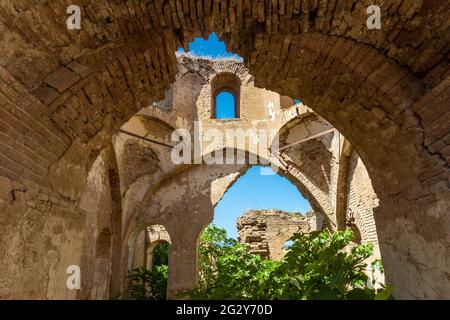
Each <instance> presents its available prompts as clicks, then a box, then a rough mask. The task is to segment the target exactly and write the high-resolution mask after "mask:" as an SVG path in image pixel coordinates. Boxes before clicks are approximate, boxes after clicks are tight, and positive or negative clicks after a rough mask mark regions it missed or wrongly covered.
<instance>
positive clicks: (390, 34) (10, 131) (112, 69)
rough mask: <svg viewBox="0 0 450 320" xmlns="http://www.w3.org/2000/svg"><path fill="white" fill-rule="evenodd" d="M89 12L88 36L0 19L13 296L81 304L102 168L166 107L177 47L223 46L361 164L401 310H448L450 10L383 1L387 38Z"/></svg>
mask: <svg viewBox="0 0 450 320" xmlns="http://www.w3.org/2000/svg"><path fill="white" fill-rule="evenodd" d="M77 2H78V1H74V3H73V4H79V5H80V7H81V8H82V17H83V19H82V26H83V27H82V29H81V30H68V29H67V28H66V26H65V21H66V19H67V14H66V10H67V6H66V5H65V4H64V3H63V2H59V1H48V2H46V4H45V6H43V5H42V3H41V2H39V1H13V0H11V1H2V2H1V4H0V12H1V17H0V20H1V22H2V23H0V34H1V35H2V37H3V39H4V43H5V45H4V46H2V47H1V48H0V93H1V94H0V114H1V117H0V136H1V143H0V149H1V152H0V175H1V177H2V179H1V190H2V199H1V202H0V206H1V210H0V213H1V219H0V221H2V224H1V225H0V228H1V230H0V234H1V235H2V239H1V240H2V241H1V243H2V244H3V245H2V255H1V264H2V265H4V266H6V270H5V272H4V273H3V275H2V277H1V279H0V282H1V295H2V296H3V297H7V298H12V297H35V298H58V297H59V298H67V297H73V296H74V293H73V292H67V290H66V288H64V285H63V281H62V280H63V278H64V277H65V274H64V270H65V265H66V264H67V263H70V262H72V261H70V262H69V261H68V260H75V262H76V261H79V260H80V259H81V253H80V250H81V249H80V247H81V243H82V242H83V240H82V239H81V237H82V236H81V235H82V234H83V229H84V228H85V227H84V226H85V222H86V218H85V216H86V214H87V213H86V212H85V210H83V209H81V208H80V203H79V202H80V199H81V197H82V195H83V193H84V190H85V189H86V187H87V183H88V175H89V174H90V170H91V167H92V166H93V164H94V163H95V161H96V159H97V157H98V155H99V153H100V152H101V151H102V150H103V149H104V148H105V147H107V146H109V144H110V142H111V137H112V136H113V135H114V134H116V133H117V130H118V129H119V128H120V127H121V126H122V125H123V124H124V123H125V122H126V121H128V120H129V119H130V117H132V116H133V115H134V114H135V113H136V112H138V111H139V110H141V109H142V108H143V107H146V106H147V105H148V104H149V103H151V102H153V101H159V100H161V99H163V97H164V92H166V90H167V89H168V88H169V86H170V85H171V84H172V83H173V82H174V81H175V80H176V73H177V63H178V61H177V59H176V56H175V51H176V50H177V48H178V47H179V46H183V47H185V48H186V49H187V44H188V42H189V41H190V40H192V38H193V37H194V36H203V37H206V36H207V35H208V34H209V33H211V32H213V31H214V32H217V33H218V35H219V37H221V38H222V39H223V40H225V42H226V44H227V48H228V49H229V50H232V51H235V52H237V53H239V54H240V55H242V56H243V57H244V59H245V64H246V66H247V67H248V68H249V71H250V73H251V74H252V75H253V76H254V83H255V85H256V86H259V87H266V88H268V89H271V90H275V91H276V92H278V93H280V94H282V95H288V96H291V97H300V98H302V100H303V101H304V102H305V103H306V104H308V105H309V106H311V107H312V108H313V109H314V110H315V111H316V112H317V113H318V114H319V115H320V116H321V117H323V118H325V119H326V120H327V121H329V122H330V123H331V124H332V125H333V126H334V127H336V128H338V129H339V131H340V132H341V133H342V134H343V135H344V136H345V137H346V138H347V139H348V140H349V141H350V142H351V144H352V145H353V147H354V150H355V151H356V152H357V153H358V154H359V155H360V156H361V159H362V161H363V162H364V166H365V167H366V168H367V172H368V174H369V176H370V179H371V182H372V187H373V190H374V191H375V193H376V194H377V197H378V199H379V202H378V206H377V207H376V208H374V210H373V211H374V217H375V222H376V226H377V233H378V236H379V240H380V251H381V253H382V256H383V258H384V261H385V267H386V272H387V275H388V278H389V281H391V282H392V283H394V285H395V287H396V288H397V289H396V293H395V295H396V297H400V298H448V297H449V295H450V281H448V269H449V268H448V265H449V262H448V256H449V255H448V247H449V228H448V225H449V223H450V218H449V216H448V212H449V208H450V200H449V199H450V195H449V194H450V191H449V190H450V189H449V183H448V181H449V180H448V178H449V172H450V170H449V163H450V148H449V147H448V145H449V132H450V127H449V125H448V123H450V121H449V119H450V113H449V112H448V100H449V96H450V78H449V64H448V44H449V39H450V38H449V37H450V35H449V33H448V30H447V29H448V28H447V24H446V23H447V19H446V17H448V16H449V10H450V8H449V6H448V5H447V3H446V2H445V1H409V0H392V1H381V0H374V1H373V3H372V2H371V3H370V4H378V5H380V8H381V11H382V16H383V28H381V29H380V30H368V29H367V27H366V19H367V14H366V7H367V5H368V3H367V2H366V1H355V0H349V1H331V0H329V1H327V0H324V1H249V0H245V1H211V0H208V1H197V2H195V1H189V2H188V1H147V2H143V1H135V2H130V1H115V2H111V1H107V0H99V1H95V2H94V1H91V2H86V1H85V2H82V3H81V2H78V3H77ZM25 13H26V14H25ZM37 23H38V24H39V28H38V30H36V28H34V26H36V24H37ZM189 110H192V108H191V109H189ZM152 112H154V111H152ZM174 119H176V116H172V118H171V121H172V120H173V121H172V122H171V123H173V122H176V121H177V120H174ZM174 127H178V126H174ZM293 168H294V169H295V170H293V172H294V173H295V174H296V175H297V176H298V177H300V178H302V179H303V178H306V177H305V175H304V174H303V173H302V172H301V171H299V170H297V168H296V167H293ZM155 175H156V176H157V174H155ZM292 175H293V176H294V174H292ZM148 179H150V178H148ZM141 180H144V179H141ZM141 180H139V178H137V180H136V181H137V182H138V183H139V182H141ZM105 181H106V180H105ZM305 181H306V182H304V183H302V184H301V186H305V185H307V186H309V187H310V188H309V189H312V186H314V183H313V181H311V180H310V179H306V180H305ZM128 182H130V181H127V183H128ZM338 185H339V183H338ZM305 189H307V188H305ZM330 190H333V189H330ZM121 191H122V193H121V194H125V192H126V191H127V190H121ZM132 191H134V190H132ZM306 191H307V190H304V192H306ZM320 195H321V196H322V198H323V199H326V198H327V197H326V196H327V195H326V194H320ZM311 198H313V197H312V194H311ZM316 198H317V197H316ZM126 201H128V200H126ZM327 201H328V200H327ZM328 202H329V201H328ZM322 203H325V204H326V201H322ZM359 203H360V201H359V200H358V204H357V206H359ZM49 207H50V209H48V208H49ZM325 207H326V208H333V203H331V204H329V206H325ZM343 207H344V206H339V208H343ZM342 211H343V212H346V210H345V209H342ZM53 227H55V229H54V230H53ZM61 227H62V230H63V231H61ZM17 230H20V232H17ZM60 232H62V233H60ZM49 248H51V250H50V251H49V250H48V249H49ZM47 255H49V256H50V257H48V256H47ZM55 257H56V258H55ZM61 281H62V282H61Z"/></svg>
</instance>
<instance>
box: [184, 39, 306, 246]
mask: <svg viewBox="0 0 450 320" xmlns="http://www.w3.org/2000/svg"><path fill="white" fill-rule="evenodd" d="M189 50H190V52H191V53H192V54H195V55H199V56H208V57H211V58H224V57H235V58H240V57H239V56H238V55H235V54H233V53H231V52H228V51H227V50H226V48H225V44H224V43H223V42H222V41H219V39H218V38H217V36H216V34H215V33H212V34H211V35H210V36H209V38H208V40H203V39H201V38H195V39H194V41H193V42H191V43H189ZM178 51H179V52H184V50H183V49H179V50H178ZM219 99H220V100H221V101H219V103H220V104H222V103H223V104H225V105H227V104H228V105H232V104H233V98H232V97H230V96H227V95H223V97H219ZM219 109H221V108H219ZM230 109H231V108H223V111H219V110H218V115H217V116H218V118H230V117H231V116H232V115H233V112H232V111H231V112H230ZM231 110H232V109H231ZM265 169H266V168H265ZM268 170H270V169H268ZM248 209H280V210H284V211H294V212H301V213H306V212H308V211H309V210H311V206H310V205H309V203H308V201H307V200H306V199H305V198H304V197H303V196H302V194H301V193H300V192H299V191H298V189H297V188H296V187H295V186H294V185H293V184H292V183H291V182H290V181H289V180H288V179H286V178H284V177H282V176H280V175H278V174H272V175H267V174H264V175H262V174H261V167H259V166H254V167H252V168H250V169H249V170H248V171H247V173H246V174H245V175H243V176H242V177H240V178H239V179H238V180H237V181H236V182H235V183H234V184H233V186H232V187H231V188H230V189H229V190H228V191H227V193H225V195H224V196H223V198H222V200H221V201H220V202H219V203H218V204H217V206H216V208H215V210H214V221H213V222H214V223H215V224H216V225H217V226H218V227H220V228H224V229H225V230H227V233H228V235H229V236H231V237H233V238H237V230H236V219H237V218H238V217H239V216H241V215H242V214H243V213H244V212H245V211H246V210H248Z"/></svg>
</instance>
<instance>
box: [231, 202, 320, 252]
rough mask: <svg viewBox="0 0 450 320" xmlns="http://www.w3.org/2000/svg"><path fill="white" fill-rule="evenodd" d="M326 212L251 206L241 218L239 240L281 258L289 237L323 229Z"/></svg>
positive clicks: (238, 223)
mask: <svg viewBox="0 0 450 320" xmlns="http://www.w3.org/2000/svg"><path fill="white" fill-rule="evenodd" d="M322 221H323V216H322V215H321V214H317V213H314V212H308V213H306V214H305V215H301V214H300V213H294V212H284V211H279V210H249V211H246V212H245V213H244V215H242V216H240V217H239V218H238V220H237V229H238V241H239V242H241V243H245V244H248V245H249V251H250V252H251V253H254V254H259V255H260V256H262V257H263V258H270V259H273V260H281V259H282V258H283V256H284V253H285V248H284V245H285V243H286V241H288V240H289V239H291V237H292V236H293V235H294V234H296V233H309V232H311V231H316V230H321V228H322Z"/></svg>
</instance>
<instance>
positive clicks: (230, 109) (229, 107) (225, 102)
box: [216, 91, 236, 119]
mask: <svg viewBox="0 0 450 320" xmlns="http://www.w3.org/2000/svg"><path fill="white" fill-rule="evenodd" d="M235 117H236V115H235V112H234V97H233V95H232V94H231V93H229V92H226V91H222V92H220V93H219V94H218V95H217V96H216V118H217V119H230V118H235Z"/></svg>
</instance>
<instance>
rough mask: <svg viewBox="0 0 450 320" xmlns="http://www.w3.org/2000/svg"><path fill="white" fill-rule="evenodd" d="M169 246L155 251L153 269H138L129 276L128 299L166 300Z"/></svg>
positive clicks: (162, 246) (163, 246) (161, 246)
mask: <svg viewBox="0 0 450 320" xmlns="http://www.w3.org/2000/svg"><path fill="white" fill-rule="evenodd" d="M169 246H170V245H169V244H168V243H166V242H163V243H160V244H159V245H157V246H156V247H155V249H154V251H153V267H152V270H148V269H146V268H145V267H140V268H136V269H134V270H133V272H132V273H131V274H130V275H129V276H128V279H129V280H130V285H129V287H128V290H127V294H126V296H127V298H129V299H136V300H164V299H166V293H167V278H168V263H169Z"/></svg>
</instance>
